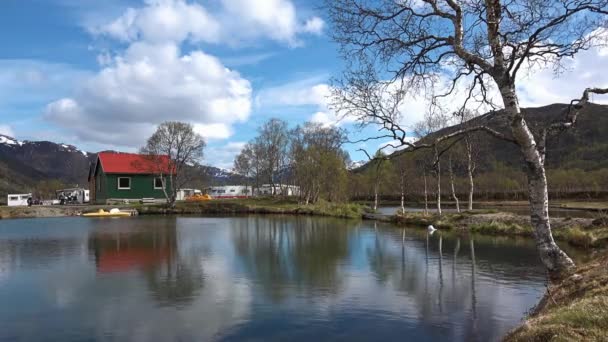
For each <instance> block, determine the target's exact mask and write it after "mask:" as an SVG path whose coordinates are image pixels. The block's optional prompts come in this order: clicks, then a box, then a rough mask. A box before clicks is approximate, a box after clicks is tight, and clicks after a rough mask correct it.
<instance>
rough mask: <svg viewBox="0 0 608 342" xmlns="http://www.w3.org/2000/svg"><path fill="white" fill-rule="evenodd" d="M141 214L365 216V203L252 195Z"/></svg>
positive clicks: (148, 209)
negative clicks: (245, 197)
mask: <svg viewBox="0 0 608 342" xmlns="http://www.w3.org/2000/svg"><path fill="white" fill-rule="evenodd" d="M138 210H139V213H140V214H141V215H153V214H186V215H188V214H199V215H200V214H290V215H318V216H333V217H342V218H361V216H362V215H363V213H364V211H365V207H364V206H361V205H358V204H349V203H333V202H326V201H323V200H319V201H317V202H316V203H314V204H300V203H298V202H297V201H295V200H292V199H282V198H248V199H222V200H211V201H203V202H197V203H188V202H180V203H177V205H176V206H175V208H167V207H166V206H163V205H144V206H140V207H139V208H138Z"/></svg>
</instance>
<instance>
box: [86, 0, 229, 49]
mask: <svg viewBox="0 0 608 342" xmlns="http://www.w3.org/2000/svg"><path fill="white" fill-rule="evenodd" d="M146 5H147V6H145V7H142V8H138V9H135V8H129V9H127V10H126V11H125V12H124V13H123V14H122V15H121V16H120V17H118V18H117V19H115V20H114V21H112V22H110V23H109V24H106V25H102V26H101V27H97V28H92V29H91V31H92V32H94V33H98V34H107V35H109V36H111V37H114V38H117V39H120V40H122V41H126V42H132V41H137V40H145V41H148V42H155V43H164V42H168V41H171V42H182V41H185V40H190V41H192V42H210V43H214V42H218V39H219V30H220V24H219V23H218V22H217V21H216V19H215V18H213V17H212V16H211V15H210V14H209V13H208V12H207V10H206V9H205V8H203V7H202V6H201V5H199V4H197V3H187V2H185V1H181V0H148V1H146Z"/></svg>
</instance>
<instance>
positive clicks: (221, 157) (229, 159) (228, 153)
mask: <svg viewBox="0 0 608 342" xmlns="http://www.w3.org/2000/svg"><path fill="white" fill-rule="evenodd" d="M245 144H246V142H244V141H231V142H229V143H227V144H225V145H223V146H210V148H208V149H207V150H206V151H205V159H206V160H213V165H214V166H217V167H221V168H224V169H232V168H233V166H234V158H235V157H236V155H237V154H239V153H240V152H241V150H242V149H243V148H244V147H245Z"/></svg>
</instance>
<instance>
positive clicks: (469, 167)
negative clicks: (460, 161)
mask: <svg viewBox="0 0 608 342" xmlns="http://www.w3.org/2000/svg"><path fill="white" fill-rule="evenodd" d="M465 144H466V149H467V175H468V176H469V203H468V210H469V211H471V210H473V194H474V192H475V183H474V181H473V169H474V167H473V146H472V145H471V141H470V140H469V137H465Z"/></svg>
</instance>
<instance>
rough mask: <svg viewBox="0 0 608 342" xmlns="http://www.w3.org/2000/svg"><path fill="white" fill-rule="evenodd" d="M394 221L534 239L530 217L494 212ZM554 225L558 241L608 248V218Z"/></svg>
mask: <svg viewBox="0 0 608 342" xmlns="http://www.w3.org/2000/svg"><path fill="white" fill-rule="evenodd" d="M393 221H394V222H395V223H397V224H399V225H405V226H419V227H426V226H428V225H431V224H432V225H433V226H435V227H436V228H438V229H440V230H442V229H443V230H445V229H462V230H468V231H470V232H472V233H478V234H485V235H502V236H523V237H532V236H533V230H532V226H531V224H530V218H529V217H526V216H522V215H515V214H510V213H501V212H495V211H476V212H463V213H458V214H444V215H442V216H437V215H435V214H429V215H424V214H423V213H406V214H405V215H396V216H394V217H393ZM551 224H552V227H553V236H554V237H555V239H556V240H560V241H566V242H568V243H569V244H571V245H573V246H577V247H584V248H589V247H605V246H608V220H607V219H606V218H603V217H602V218H597V219H585V218H553V219H551Z"/></svg>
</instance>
